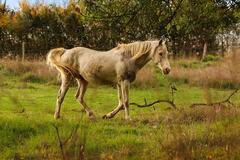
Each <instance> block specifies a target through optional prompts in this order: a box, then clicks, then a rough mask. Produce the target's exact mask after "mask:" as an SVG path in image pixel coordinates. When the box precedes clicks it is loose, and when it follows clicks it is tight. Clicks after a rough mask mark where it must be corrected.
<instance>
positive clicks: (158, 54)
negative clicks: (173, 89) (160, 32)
mask: <svg viewBox="0 0 240 160" xmlns="http://www.w3.org/2000/svg"><path fill="white" fill-rule="evenodd" d="M152 60H153V61H154V63H155V64H156V65H157V66H158V67H159V68H160V69H161V70H162V72H163V73H164V74H168V73H169V72H170V70H171V67H170V64H169V62H168V50H167V46H166V44H165V41H163V40H160V41H159V43H158V45H157V47H156V48H155V50H154V53H153V54H152Z"/></svg>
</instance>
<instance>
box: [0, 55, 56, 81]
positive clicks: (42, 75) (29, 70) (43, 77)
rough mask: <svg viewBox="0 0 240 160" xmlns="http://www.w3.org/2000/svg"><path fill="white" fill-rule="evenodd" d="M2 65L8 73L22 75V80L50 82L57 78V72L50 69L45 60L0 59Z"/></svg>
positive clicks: (0, 65)
mask: <svg viewBox="0 0 240 160" xmlns="http://www.w3.org/2000/svg"><path fill="white" fill-rule="evenodd" d="M0 67H1V68H2V69H3V70H4V71H5V72H7V73H9V74H13V75H16V76H19V77H20V81H22V82H37V83H49V82H53V81H55V80H56V77H57V72H56V71H55V70H50V69H49V68H48V66H47V64H46V63H45V62H44V61H37V60H26V61H24V62H22V61H18V60H12V59H6V58H5V59H0Z"/></svg>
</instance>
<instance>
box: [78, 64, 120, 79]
mask: <svg viewBox="0 0 240 160" xmlns="http://www.w3.org/2000/svg"><path fill="white" fill-rule="evenodd" d="M82 76H83V78H84V79H85V80H87V81H88V82H89V83H94V84H113V83H116V81H117V80H116V79H117V75H116V72H115V67H105V66H101V65H98V66H94V67H93V66H92V67H89V68H85V69H84V70H83V72H82Z"/></svg>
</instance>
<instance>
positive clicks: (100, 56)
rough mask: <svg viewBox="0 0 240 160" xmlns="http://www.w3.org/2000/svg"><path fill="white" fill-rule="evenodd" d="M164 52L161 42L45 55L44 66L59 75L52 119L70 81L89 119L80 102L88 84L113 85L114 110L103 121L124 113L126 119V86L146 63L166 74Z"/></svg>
mask: <svg viewBox="0 0 240 160" xmlns="http://www.w3.org/2000/svg"><path fill="white" fill-rule="evenodd" d="M167 57H168V50H167V47H166V44H165V41H162V40H160V41H142V42H134V43H129V44H120V45H118V46H117V47H115V48H113V49H111V50H109V51H105V52H102V51H95V50H92V49H88V48H84V47H76V48H72V49H64V48H56V49H52V50H50V51H49V53H48V55H47V62H48V64H49V65H51V66H54V67H55V68H56V69H57V70H58V71H59V72H60V74H61V81H62V84H61V87H60V90H59V92H58V96H57V103H56V110H55V114H54V117H55V118H56V119H57V118H60V110H61V104H62V102H63V100H64V97H65V94H66V92H67V90H68V88H69V85H70V82H71V81H72V79H76V80H77V82H78V89H77V92H76V99H78V100H79V102H80V104H81V105H82V106H83V108H84V110H85V112H86V113H87V114H88V116H89V117H90V118H94V117H95V116H94V114H93V112H92V111H91V109H90V108H89V107H88V106H87V104H86V103H85V101H84V98H83V97H84V94H85V92H86V89H87V85H88V83H95V84H111V85H112V84H116V85H117V89H118V101H119V103H118V106H117V107H116V108H115V109H114V110H113V111H111V112H109V113H108V114H106V115H104V116H103V118H106V119H108V118H112V117H114V116H115V115H116V114H117V113H118V112H119V111H120V110H121V109H123V107H124V109H125V119H130V116H129V100H128V99H129V86H130V83H131V82H133V81H134V80H135V77H136V73H137V72H138V71H139V70H140V69H141V68H142V67H143V66H144V65H145V64H146V63H147V62H149V61H150V60H153V62H154V63H155V64H156V65H157V66H158V67H159V68H160V69H161V70H162V72H163V73H164V74H168V73H169V72H170V69H171V68H170V64H169V62H168V58H167Z"/></svg>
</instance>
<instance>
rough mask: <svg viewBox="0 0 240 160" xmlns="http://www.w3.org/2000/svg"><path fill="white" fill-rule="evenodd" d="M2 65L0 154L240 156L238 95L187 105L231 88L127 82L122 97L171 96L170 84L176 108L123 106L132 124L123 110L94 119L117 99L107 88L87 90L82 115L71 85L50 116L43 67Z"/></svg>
mask: <svg viewBox="0 0 240 160" xmlns="http://www.w3.org/2000/svg"><path fill="white" fill-rule="evenodd" d="M5 62H6V61H5ZM9 63H10V62H9ZM9 63H8V64H4V65H2V66H1V69H0V159H93V160H95V159H108V160H111V159H114V160H115V159H119V160H122V159H137V160H139V159H153V160H155V159H222V160H224V159H240V108H239V107H240V94H239V93H238V94H235V95H234V96H233V97H232V98H231V101H232V102H233V103H234V106H230V105H227V104H226V105H225V106H220V107H219V106H205V107H204V106H201V107H200V106H199V107H195V108H190V107H189V106H190V105H191V104H193V103H207V102H208V103H211V102H217V101H221V100H224V99H226V98H227V97H228V95H230V93H232V92H233V90H234V88H233V87H234V86H231V87H229V88H226V87H225V88H221V89H219V88H209V87H206V86H201V85H196V84H195V83H194V84H189V83H187V82H184V81H181V80H179V79H177V78H179V77H177V78H174V77H171V76H170V78H163V77H162V76H161V75H160V74H159V73H157V74H156V77H155V78H156V79H153V78H152V79H150V81H151V84H152V83H154V85H150V86H151V87H149V84H148V83H147V82H146V84H145V85H139V84H141V83H142V82H141V81H139V80H138V81H137V82H136V84H134V85H133V86H134V87H133V88H131V91H130V102H137V103H140V104H143V103H144V98H146V99H147V100H148V102H152V101H155V100H157V99H171V90H170V84H171V83H173V82H175V84H176V86H177V88H178V90H177V92H176V93H175V95H174V102H175V104H176V105H177V107H178V110H174V109H172V108H171V107H170V106H169V105H168V104H163V103H160V104H156V105H155V109H154V108H153V107H148V108H137V107H136V106H131V107H130V108H131V110H130V114H131V117H132V119H133V120H132V121H125V120H124V113H123V112H120V113H119V114H118V115H116V117H115V118H113V119H110V120H104V119H102V118H101V117H102V116H103V115H104V114H106V113H107V112H109V111H111V110H112V109H113V108H114V106H115V105H116V104H117V90H116V89H114V88H112V87H108V86H101V87H100V86H99V87H90V88H89V89H88V91H87V94H86V102H87V103H88V104H89V106H91V108H92V109H93V111H94V113H95V114H96V120H95V121H91V120H89V119H88V118H87V116H86V115H85V113H83V112H82V111H81V107H80V104H79V103H78V102H77V101H76V100H75V99H74V94H75V91H76V88H75V87H74V86H73V87H71V88H70V90H69V92H68V94H67V96H66V98H65V101H64V103H63V106H62V112H61V115H62V117H61V119H60V120H55V119H54V118H53V113H54V109H55V101H56V94H57V91H58V88H59V86H58V85H56V83H57V82H55V81H54V80H53V78H51V74H49V73H48V74H46V72H47V71H43V72H38V69H39V68H41V71H42V67H41V65H44V64H41V63H38V64H37V67H36V66H35V68H34V66H31V64H30V62H29V64H28V63H25V68H27V67H26V66H27V65H29V66H30V68H32V69H29V70H28V69H26V70H24V69H21V71H20V69H19V68H21V67H20V66H21V64H19V65H16V62H15V63H14V62H11V64H9ZM18 63H19V62H18ZM173 63H174V62H173ZM2 64H3V63H2ZM13 64H14V65H15V66H14V67H13ZM179 65H181V64H180V63H179ZM213 65H215V64H213ZM29 66H28V67H29ZM173 66H174V64H173ZM194 68H195V66H194ZM203 68H205V66H203ZM35 69H36V70H35ZM18 70H19V71H18ZM146 73H148V74H147V75H148V76H154V75H155V71H152V70H151V71H150V72H149V71H146V70H145V71H142V73H140V76H141V74H142V75H144V74H145V75H146ZM41 74H44V75H48V76H47V77H45V78H41ZM52 74H53V75H54V74H55V73H52ZM39 77H40V78H39ZM52 77H55V75H54V76H52ZM142 81H148V79H144V78H142Z"/></svg>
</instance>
